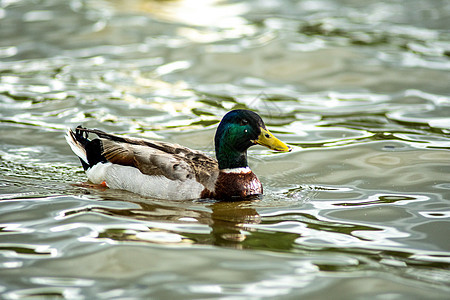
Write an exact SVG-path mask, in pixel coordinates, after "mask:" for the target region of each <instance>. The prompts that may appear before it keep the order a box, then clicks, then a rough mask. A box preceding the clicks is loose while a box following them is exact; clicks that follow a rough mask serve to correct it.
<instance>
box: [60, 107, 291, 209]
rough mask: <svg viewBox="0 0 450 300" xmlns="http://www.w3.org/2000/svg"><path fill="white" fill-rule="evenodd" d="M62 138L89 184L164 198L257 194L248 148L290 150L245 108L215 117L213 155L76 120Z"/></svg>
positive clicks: (258, 188)
mask: <svg viewBox="0 0 450 300" xmlns="http://www.w3.org/2000/svg"><path fill="white" fill-rule="evenodd" d="M90 134H95V135H96V137H95V138H90ZM65 138H66V141H67V143H68V144H69V146H70V148H71V149H72V151H73V152H74V153H75V155H76V156H78V158H79V159H80V161H81V165H82V167H83V169H84V170H85V173H86V175H87V178H88V181H90V182H91V183H92V184H95V185H101V186H103V187H108V188H111V189H119V190H126V191H130V192H133V193H136V194H139V195H141V196H145V197H151V198H157V199H167V200H193V199H215V200H244V199H250V198H254V197H260V196H261V195H262V194H263V187H262V184H261V182H260V181H259V179H258V177H257V176H256V175H255V174H254V173H253V171H252V170H251V169H250V167H249V166H248V161H247V149H248V148H250V147H251V146H254V145H262V146H265V147H267V148H269V149H272V150H275V151H279V152H289V151H291V150H292V148H291V147H290V146H288V145H286V144H285V143H283V142H282V141H280V140H279V139H278V138H276V137H275V136H274V135H273V134H272V133H271V132H270V131H269V130H268V129H267V128H266V125H265V124H264V122H263V120H262V119H261V117H260V116H259V115H258V114H257V113H255V112H253V111H250V110H244V109H236V110H232V111H229V112H228V113H226V114H225V115H224V116H223V118H222V120H221V121H220V123H219V126H218V127H217V129H216V133H215V137H214V146H215V154H216V158H217V159H214V158H212V157H210V156H208V155H207V154H205V153H203V152H201V151H197V150H193V149H189V148H187V147H184V146H181V145H178V144H174V143H168V142H164V141H156V140H149V139H142V138H134V137H126V136H122V135H115V134H110V133H106V132H104V131H102V130H98V129H87V128H84V127H82V126H81V125H80V126H78V127H76V128H75V130H72V129H71V128H70V129H68V130H67V134H66V136H65Z"/></svg>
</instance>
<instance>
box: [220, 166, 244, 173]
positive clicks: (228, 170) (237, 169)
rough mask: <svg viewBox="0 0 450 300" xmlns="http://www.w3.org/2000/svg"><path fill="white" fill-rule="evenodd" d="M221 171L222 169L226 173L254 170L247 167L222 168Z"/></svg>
mask: <svg viewBox="0 0 450 300" xmlns="http://www.w3.org/2000/svg"><path fill="white" fill-rule="evenodd" d="M220 171H222V172H224V173H237V174H247V173H250V172H251V171H252V170H250V168H249V167H245V168H232V169H222V170H220Z"/></svg>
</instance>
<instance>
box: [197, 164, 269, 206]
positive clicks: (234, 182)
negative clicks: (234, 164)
mask: <svg viewBox="0 0 450 300" xmlns="http://www.w3.org/2000/svg"><path fill="white" fill-rule="evenodd" d="M262 193H263V188H262V185H261V182H260V181H259V179H258V177H256V175H255V173H253V172H252V171H250V172H248V173H226V172H223V171H220V173H219V176H218V177H217V182H216V186H215V189H214V191H209V190H207V189H205V190H203V192H202V194H201V197H202V198H214V199H220V200H237V199H239V198H248V197H250V196H256V195H261V194H262Z"/></svg>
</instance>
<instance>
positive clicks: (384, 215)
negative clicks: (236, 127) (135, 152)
mask: <svg viewBox="0 0 450 300" xmlns="http://www.w3.org/2000/svg"><path fill="white" fill-rule="evenodd" d="M449 56H450V4H449V2H448V1H439V0H430V1H418V0H409V1H406V0H398V1H388V2H379V1H370V0H368V1H352V0H346V1H345V0H332V1H331V0H330V1H319V0H317V1H281V0H271V1H256V0H255V1H250V0H249V1H214V0H205V1H187V0H186V1H175V0H174V1H144V0H133V1H125V0H122V1H119V0H117V1H112V0H111V1H94V0H91V1H89V0H86V1H81V0H79V1H77V0H73V1H56V0H48V1H25V0H23V1H21V0H11V1H0V141H1V142H0V170H1V171H0V178H1V179H0V199H1V200H0V298H2V299H20V298H37V299H41V298H44V299H46V298H65V299H135V298H152V299H211V298H224V299H261V298H274V299H303V298H305V299H331V298H332V299H448V298H449V295H450V270H449V267H450V238H449V237H450V210H449V203H450V176H449V173H450V84H449V82H450V72H449V70H450V59H449ZM233 108H248V109H251V110H254V111H256V112H258V113H259V114H260V115H261V116H262V117H263V119H264V120H265V121H266V123H267V125H268V128H269V129H270V130H271V131H272V132H273V133H274V134H275V135H276V136H277V137H279V138H280V139H281V140H283V141H285V142H287V143H288V144H289V145H291V146H293V148H294V150H293V151H292V152H291V153H275V152H273V151H270V150H267V149H266V148H262V147H254V148H251V150H250V151H249V163H250V166H251V168H252V169H253V171H254V172H255V173H256V174H257V175H258V177H259V178H260V179H261V181H262V183H263V185H264V191H265V196H264V198H263V199H261V200H257V201H251V202H234V203H221V202H213V201H204V200H197V201H163V200H157V199H149V198H144V197H140V196H138V195H135V194H132V193H128V192H123V191H117V190H108V189H107V190H100V189H89V188H83V187H80V186H77V185H74V184H76V183H79V182H83V181H85V180H86V177H85V175H84V173H83V171H82V168H81V167H80V164H79V161H78V160H77V158H76V157H75V155H74V154H73V153H72V152H71V150H70V148H69V147H68V146H67V144H66V142H65V140H64V131H65V130H66V128H68V127H75V126H77V125H79V124H83V125H84V126H86V127H93V128H99V129H102V130H105V131H109V132H114V133H119V134H128V135H131V136H138V137H146V138H151V139H158V140H165V141H170V142H176V143H179V144H182V145H185V146H188V147H191V148H194V149H198V150H203V151H205V152H207V153H209V154H211V155H214V153H213V142H212V141H213V136H214V132H215V128H216V126H217V123H218V122H219V120H220V118H221V117H222V116H223V115H224V114H225V113H226V112H227V111H229V110H230V109H233Z"/></svg>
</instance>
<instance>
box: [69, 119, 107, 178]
mask: <svg viewBox="0 0 450 300" xmlns="http://www.w3.org/2000/svg"><path fill="white" fill-rule="evenodd" d="M69 137H70V139H71V140H72V141H73V143H71V142H70V141H69V140H68V142H69V145H71V144H72V145H71V147H72V150H73V144H75V145H76V147H78V148H80V149H81V150H82V151H83V152H84V153H85V155H84V156H83V155H79V154H78V153H77V151H74V152H75V154H77V156H78V157H79V158H80V161H81V165H82V166H83V169H84V170H87V169H89V168H91V167H93V166H95V165H96V164H98V163H99V162H102V163H105V162H107V160H106V158H105V157H104V156H103V155H102V153H103V144H102V141H101V140H100V139H93V140H90V139H89V129H86V128H84V127H82V126H77V128H76V129H75V132H74V131H73V130H69Z"/></svg>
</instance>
